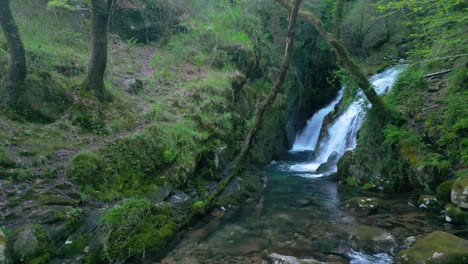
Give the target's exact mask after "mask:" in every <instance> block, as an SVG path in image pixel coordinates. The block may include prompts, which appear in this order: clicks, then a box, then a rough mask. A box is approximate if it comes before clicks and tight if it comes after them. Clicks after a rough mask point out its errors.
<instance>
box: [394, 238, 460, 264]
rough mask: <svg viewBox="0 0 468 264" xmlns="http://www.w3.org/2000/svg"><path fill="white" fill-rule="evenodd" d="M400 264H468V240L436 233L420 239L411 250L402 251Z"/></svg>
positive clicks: (399, 255) (399, 257)
mask: <svg viewBox="0 0 468 264" xmlns="http://www.w3.org/2000/svg"><path fill="white" fill-rule="evenodd" d="M398 263H402V264H406V263H408V264H409V263H411V264H423V263H432V264H445V263H447V264H449V263H468V240H465V239H462V238H460V237H457V236H454V235H452V234H449V233H445V232H442V231H435V232H432V233H430V234H429V235H427V236H425V237H423V238H421V239H418V240H417V241H416V243H415V244H414V245H413V246H411V248H409V249H407V250H403V251H401V252H400V253H399V254H398Z"/></svg>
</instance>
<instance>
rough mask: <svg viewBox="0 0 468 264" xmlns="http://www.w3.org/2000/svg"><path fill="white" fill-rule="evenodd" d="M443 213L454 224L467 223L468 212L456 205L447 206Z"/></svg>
mask: <svg viewBox="0 0 468 264" xmlns="http://www.w3.org/2000/svg"><path fill="white" fill-rule="evenodd" d="M445 214H446V215H447V216H449V217H450V218H451V219H452V221H453V222H454V223H456V224H468V212H467V211H464V210H462V209H461V208H460V207H457V206H449V207H446V209H445Z"/></svg>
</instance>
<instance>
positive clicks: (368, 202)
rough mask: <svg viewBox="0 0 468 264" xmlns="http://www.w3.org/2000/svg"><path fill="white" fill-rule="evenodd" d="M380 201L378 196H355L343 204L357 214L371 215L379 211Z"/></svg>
mask: <svg viewBox="0 0 468 264" xmlns="http://www.w3.org/2000/svg"><path fill="white" fill-rule="evenodd" d="M379 203H380V201H379V199H377V198H368V197H355V198H351V199H349V200H346V201H344V202H343V206H344V208H346V209H348V210H349V211H351V212H354V213H357V214H363V215H371V214H375V213H376V212H377V209H378V207H379Z"/></svg>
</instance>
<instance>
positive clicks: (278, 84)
mask: <svg viewBox="0 0 468 264" xmlns="http://www.w3.org/2000/svg"><path fill="white" fill-rule="evenodd" d="M300 4H301V0H295V1H294V3H293V6H292V7H291V11H290V14H289V25H288V33H287V37H286V47H285V51H284V56H283V61H282V62H281V66H280V70H279V73H278V77H277V78H276V81H275V83H274V85H273V87H272V88H271V90H270V92H269V93H268V95H267V97H266V98H265V99H264V100H263V102H262V103H261V104H260V105H259V106H258V107H257V111H256V113H255V123H254V125H253V126H252V128H250V131H249V133H248V134H247V137H246V138H245V140H244V144H243V145H242V149H241V151H240V153H239V154H238V155H237V157H236V159H235V160H234V165H233V168H234V170H237V169H238V168H239V167H240V165H241V163H242V162H243V161H244V159H245V156H246V154H247V152H248V151H249V149H250V147H251V145H252V141H253V139H254V137H255V135H256V134H257V132H258V130H259V129H260V128H261V126H262V123H263V118H264V115H265V111H266V110H267V108H268V107H269V106H270V105H271V104H272V103H273V102H274V101H275V99H276V97H277V96H278V93H279V92H280V91H281V88H282V86H283V84H284V81H285V80H286V74H287V72H288V69H289V61H290V60H291V54H292V50H293V46H294V35H295V28H296V22H297V14H298V12H299V5H300Z"/></svg>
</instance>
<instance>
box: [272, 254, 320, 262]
mask: <svg viewBox="0 0 468 264" xmlns="http://www.w3.org/2000/svg"><path fill="white" fill-rule="evenodd" d="M268 263H271V264H303V263H310V264H320V263H323V262H320V261H317V260H315V259H312V258H308V259H298V258H296V257H293V256H283V255H280V254H276V253H273V254H270V255H268Z"/></svg>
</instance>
